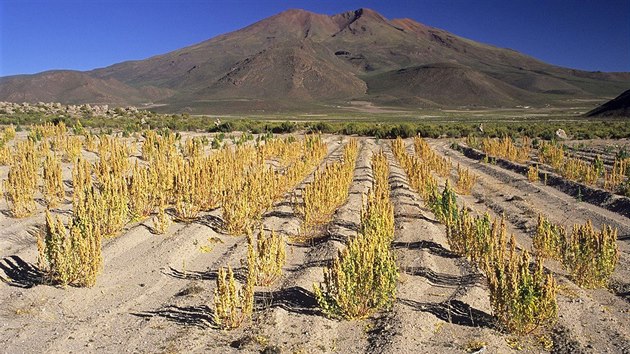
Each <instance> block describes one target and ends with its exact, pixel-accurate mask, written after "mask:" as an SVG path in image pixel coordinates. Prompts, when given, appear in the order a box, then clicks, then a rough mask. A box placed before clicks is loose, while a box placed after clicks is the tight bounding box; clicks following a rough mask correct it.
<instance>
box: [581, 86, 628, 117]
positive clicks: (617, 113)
mask: <svg viewBox="0 0 630 354" xmlns="http://www.w3.org/2000/svg"><path fill="white" fill-rule="evenodd" d="M586 116H587V117H630V90H627V91H625V92H623V93H622V94H621V95H619V96H617V97H615V98H613V99H612V100H610V101H608V102H606V103H604V104H603V105H601V106H599V107H597V108H595V109H593V110H592V111H589V112H587V113H586Z"/></svg>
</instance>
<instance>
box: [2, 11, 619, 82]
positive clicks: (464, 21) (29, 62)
mask: <svg viewBox="0 0 630 354" xmlns="http://www.w3.org/2000/svg"><path fill="white" fill-rule="evenodd" d="M360 7H368V8H371V9H373V10H376V11H378V12H380V13H381V14H383V15H384V16H385V17H387V18H390V19H392V18H399V17H410V18H412V19H414V20H416V21H418V22H421V23H424V24H427V25H430V26H434V27H438V28H442V29H445V30H447V31H450V32H452V33H454V34H457V35H460V36H462V37H466V38H469V39H473V40H476V41H480V42H484V43H488V44H492V45H496V46H499V47H507V48H512V49H515V50H518V51H520V52H522V53H525V54H528V55H531V56H534V57H536V58H538V59H541V60H543V61H546V62H549V63H552V64H556V65H561V66H566V67H571V68H576V69H584V70H601V71H630V0H610V1H609V0H600V1H595V0H485V1H484V0H406V1H397V0H385V1H372V0H364V1H350V0H338V1H332V0H311V1H306V0H303V1H265V0H258V1H256V0H230V1H218V0H208V1H200V0H197V1H185V0H181V1H176V0H161V1H147V0H144V1H141V0H128V1H123V0H109V1H106V0H83V1H80V0H64V1H61V0H46V1H44V0H39V1H34V0H0V76H6V75H14V74H26V73H35V72H40V71H44V70H50V69H76V70H89V69H93V68H97V67H103V66H108V65H111V64H114V63H118V62H121V61H125V60H132V59H143V58H147V57H150V56H153V55H156V54H162V53H166V52H168V51H171V50H175V49H179V48H181V47H184V46H187V45H191V44H194V43H197V42H201V41H203V40H206V39H208V38H211V37H214V36H216V35H218V34H221V33H225V32H230V31H234V30H237V29H239V28H241V27H244V26H246V25H249V24H251V23H253V22H256V21H258V20H261V19H263V18H265V17H268V16H271V15H274V14H276V13H278V12H281V11H283V10H286V9H289V8H303V9H306V10H310V11H313V12H318V13H325V14H335V13H340V12H344V11H347V10H354V9H357V8H360Z"/></svg>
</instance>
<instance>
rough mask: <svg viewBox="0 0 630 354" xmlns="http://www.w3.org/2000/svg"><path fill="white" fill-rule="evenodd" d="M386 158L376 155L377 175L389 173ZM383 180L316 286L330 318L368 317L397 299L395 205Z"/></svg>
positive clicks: (373, 161) (320, 302) (319, 298)
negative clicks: (392, 244)
mask: <svg viewBox="0 0 630 354" xmlns="http://www.w3.org/2000/svg"><path fill="white" fill-rule="evenodd" d="M383 158H384V156H383V154H382V153H381V154H376V155H375V156H374V157H373V160H372V166H373V169H374V170H375V175H386V176H387V175H389V169H388V168H387V165H382V159H383ZM385 162H386V161H385ZM379 165H380V166H379ZM383 169H385V172H386V173H383ZM384 181H385V185H383V178H382V177H380V178H379V177H376V178H375V183H374V186H373V189H372V191H371V192H370V193H369V195H368V198H367V199H368V203H367V205H366V206H365V207H364V208H363V210H362V212H361V227H360V232H359V233H358V234H357V236H356V237H354V238H352V239H351V240H350V242H349V243H348V246H347V247H346V248H345V249H343V250H340V251H339V252H338V255H337V257H336V258H335V260H334V261H333V262H332V264H330V265H329V266H328V267H327V268H324V282H323V283H320V284H315V285H314V292H315V297H316V299H317V302H318V303H319V305H320V307H321V308H322V309H323V311H324V312H325V313H326V314H327V315H329V316H330V317H333V318H341V319H360V318H365V317H367V316H369V315H371V314H372V313H374V312H375V311H378V310H381V309H386V308H389V307H390V306H391V305H392V303H393V301H394V299H395V296H396V281H397V279H398V268H397V266H396V259H395V256H394V254H393V252H392V251H391V249H390V247H389V244H390V242H391V240H392V239H393V237H394V236H393V232H394V227H393V208H391V207H390V205H391V202H390V201H389V192H388V189H389V187H388V185H387V179H385V180H384ZM383 188H387V192H385V191H384V190H383Z"/></svg>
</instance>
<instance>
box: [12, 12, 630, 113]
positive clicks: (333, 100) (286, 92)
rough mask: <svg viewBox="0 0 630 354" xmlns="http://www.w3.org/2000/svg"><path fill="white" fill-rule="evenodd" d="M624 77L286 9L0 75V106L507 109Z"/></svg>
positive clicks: (621, 84)
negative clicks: (109, 55)
mask: <svg viewBox="0 0 630 354" xmlns="http://www.w3.org/2000/svg"><path fill="white" fill-rule="evenodd" d="M628 87H630V73H602V72H586V71H579V70H573V69H567V68H562V67H558V66H553V65H550V64H547V63H544V62H542V61H539V60H537V59H535V58H532V57H529V56H526V55H523V54H521V53H518V52H516V51H513V50H510V49H503V48H497V47H493V46H491V45H487V44H482V43H478V42H475V41H472V40H469V39H465V38H462V37H459V36H456V35H454V34H451V33H449V32H447V31H444V30H441V29H437V28H433V27H429V26H425V25H423V24H420V23H418V22H416V21H414V20H412V19H394V20H388V19H386V18H385V17H383V16H382V15H380V14H379V13H377V12H375V11H373V10H369V9H359V10H356V11H350V12H345V13H342V14H337V15H332V16H328V15H321V14H316V13H312V12H308V11H304V10H287V11H284V12H282V13H280V14H277V15H275V16H272V17H269V18H266V19H264V20H262V21H259V22H256V23H254V24H252V25H250V26H248V27H245V28H243V29H241V30H238V31H235V32H231V33H227V34H224V35H220V36H217V37H214V38H211V39H209V40H207V41H204V42H201V43H198V44H195V45H192V46H189V47H186V48H182V49H179V50H176V51H173V52H170V53H166V54H163V55H157V56H154V57H151V58H148V59H144V60H135V61H127V62H123V63H119V64H114V65H112V66H109V67H106V68H100V69H95V70H91V71H86V72H78V71H53V72H44V73H39V74H34V75H19V76H11V77H4V78H0V100H5V101H18V102H22V101H29V102H33V101H58V102H62V103H112V104H130V105H143V104H151V105H153V106H154V107H159V108H158V109H160V110H163V111H171V112H174V111H182V110H192V111H194V112H213V111H216V110H234V111H239V110H241V111H247V110H263V109H274V108H276V109H295V108H299V107H308V106H312V105H317V104H327V105H329V104H333V105H343V104H346V103H347V102H348V101H351V100H361V101H371V102H374V103H378V104H385V105H396V106H411V107H459V106H486V107H514V106H516V105H523V104H528V105H545V104H551V105H555V104H562V103H563V102H566V101H567V100H568V99H575V98H589V99H594V98H597V99H609V98H610V97H614V96H615V95H616V94H618V93H619V92H621V91H623V90H625V89H627V88H628Z"/></svg>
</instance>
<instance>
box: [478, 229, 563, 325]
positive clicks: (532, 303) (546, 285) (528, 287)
mask: <svg viewBox="0 0 630 354" xmlns="http://www.w3.org/2000/svg"><path fill="white" fill-rule="evenodd" d="M485 274H486V278H487V281H488V287H489V290H490V304H491V306H492V310H493V313H494V315H495V316H496V317H497V319H498V320H499V322H500V323H501V324H502V325H503V326H504V327H505V328H506V329H507V330H508V331H510V332H514V333H517V334H526V333H531V332H532V331H534V330H536V329H537V328H539V327H550V326H551V325H552V324H553V323H554V322H555V321H556V319H557V317H558V305H557V300H556V294H557V285H556V282H555V280H554V278H553V276H552V275H551V274H545V273H544V271H543V262H542V260H541V259H538V260H537V262H536V264H535V265H534V267H533V269H532V268H531V267H530V256H529V254H528V253H527V251H524V252H523V253H521V254H520V255H519V254H517V252H516V245H515V241H514V237H512V240H511V242H510V250H509V252H507V254H504V253H502V256H498V257H497V258H496V259H495V261H494V262H491V263H488V264H487V265H486V268H485Z"/></svg>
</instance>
